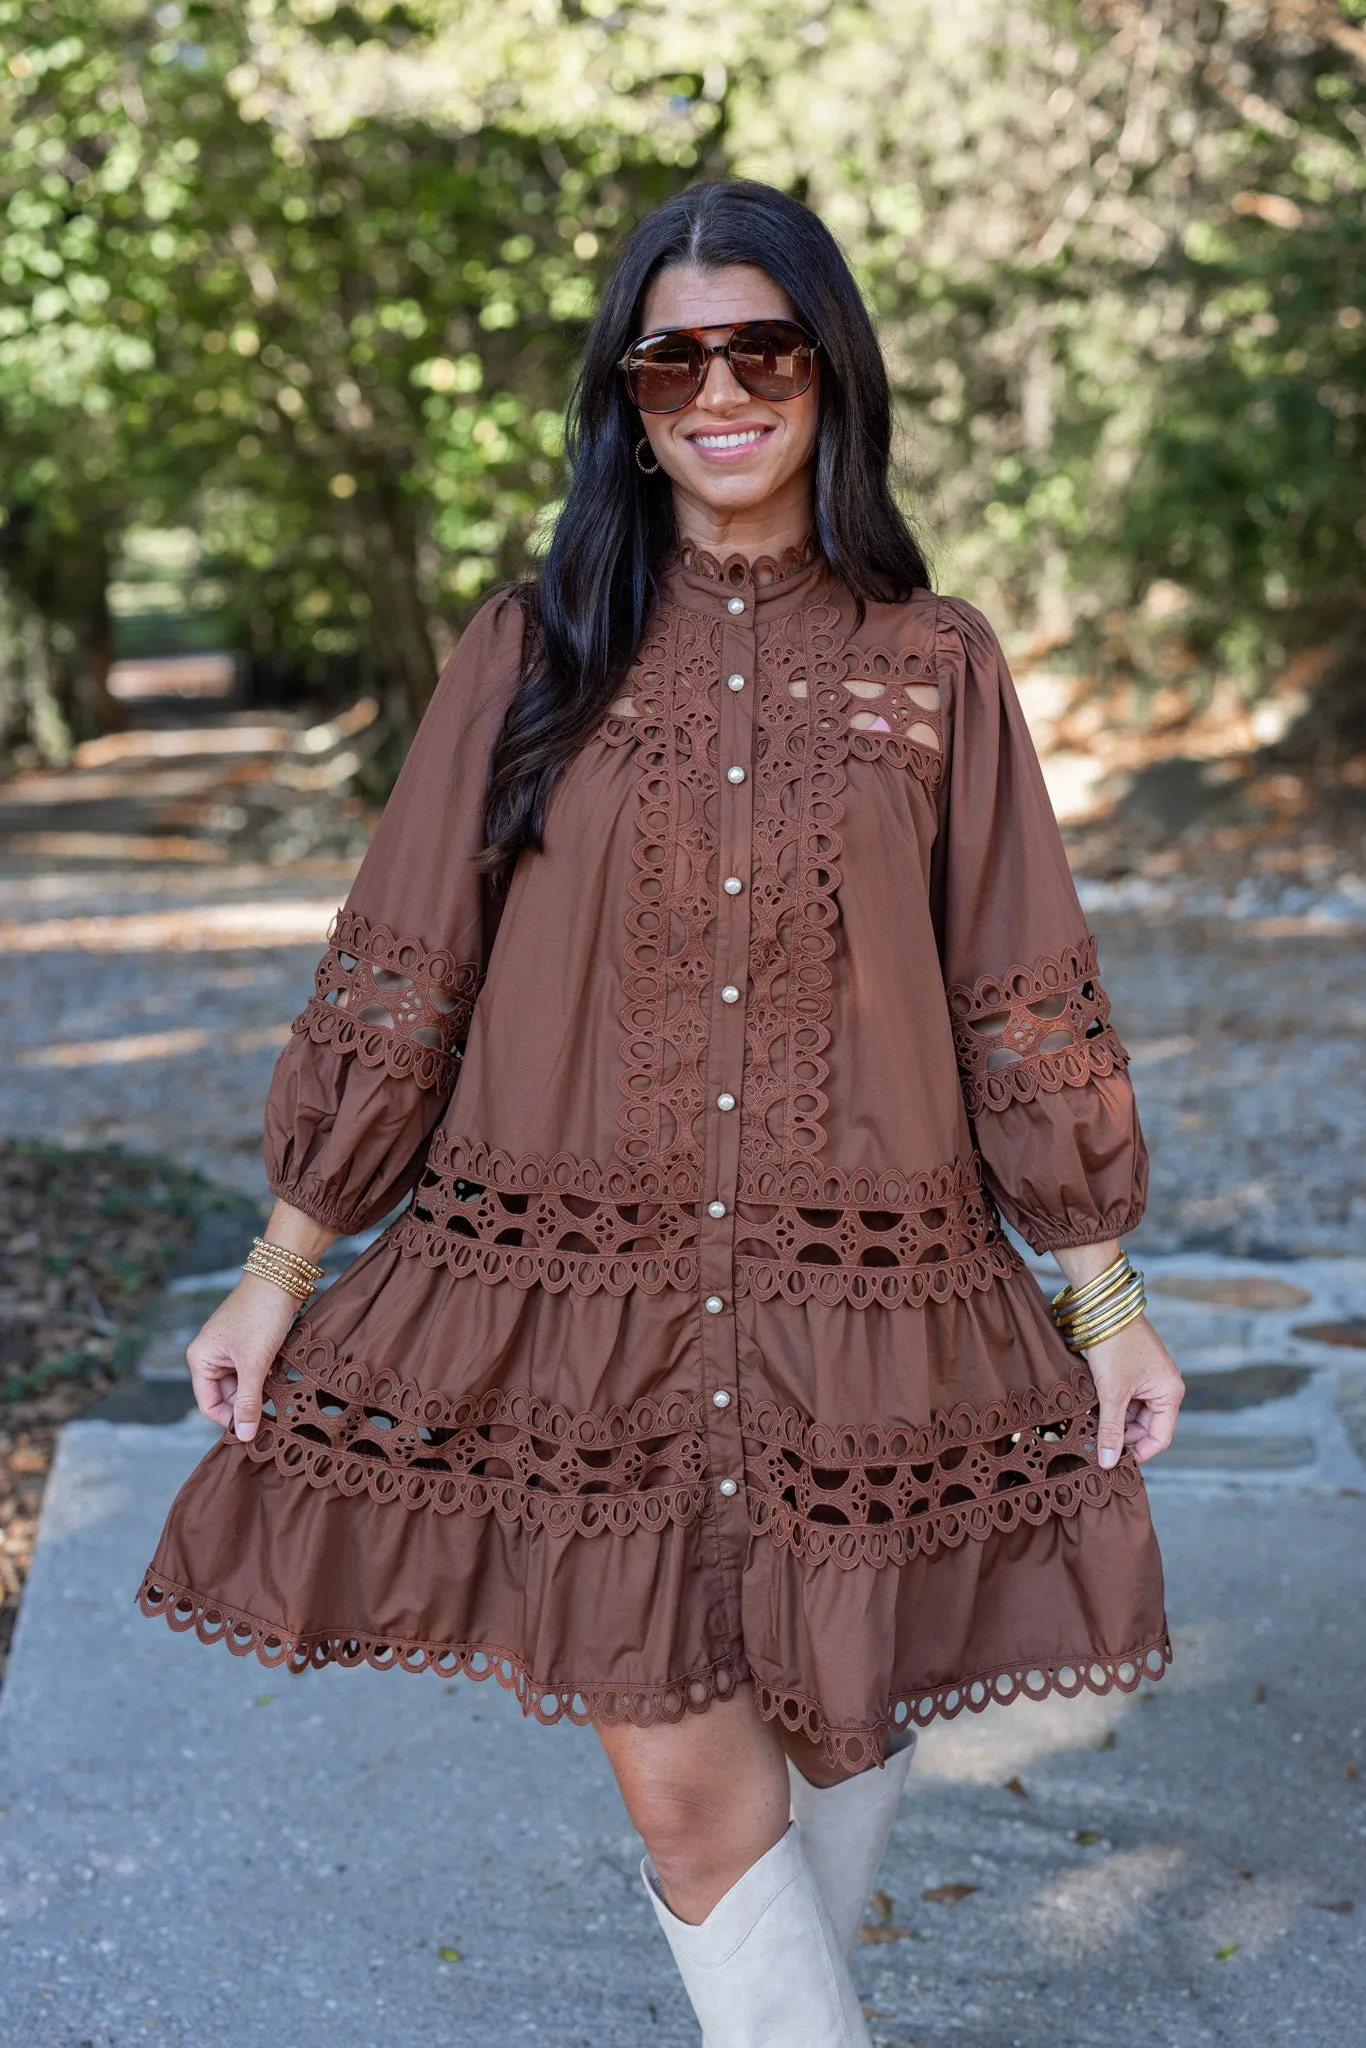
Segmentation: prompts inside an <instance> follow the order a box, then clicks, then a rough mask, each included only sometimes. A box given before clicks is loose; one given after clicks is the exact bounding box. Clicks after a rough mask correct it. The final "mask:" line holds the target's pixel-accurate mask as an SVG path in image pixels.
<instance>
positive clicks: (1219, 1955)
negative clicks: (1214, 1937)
mask: <svg viewBox="0 0 1366 2048" xmlns="http://www.w3.org/2000/svg"><path fill="white" fill-rule="evenodd" d="M1237 1953H1238V1944H1237V1942H1236V1941H1231V1942H1230V1943H1229V1945H1228V1947H1227V1948H1217V1949H1216V1950H1215V1951H1214V1960H1215V1962H1216V1963H1226V1962H1227V1961H1228V1959H1229V1957H1230V1956H1236V1955H1237Z"/></svg>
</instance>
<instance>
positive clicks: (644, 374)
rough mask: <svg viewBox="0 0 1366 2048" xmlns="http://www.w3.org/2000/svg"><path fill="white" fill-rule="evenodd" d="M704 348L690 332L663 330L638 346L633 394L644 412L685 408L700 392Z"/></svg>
mask: <svg viewBox="0 0 1366 2048" xmlns="http://www.w3.org/2000/svg"><path fill="white" fill-rule="evenodd" d="M701 368H702V350H701V348H700V346H699V345H698V343H697V342H696V341H694V340H693V339H692V337H691V336H690V335H686V334H662V335H660V336H659V338H658V340H656V341H647V342H645V343H643V344H642V346H641V347H640V348H637V349H634V350H633V351H632V354H631V360H630V364H629V368H628V374H629V380H630V386H631V396H632V398H633V399H634V400H635V402H636V404H637V405H638V406H639V407H640V410H641V411H642V412H681V411H682V409H683V407H684V406H685V405H688V404H690V403H691V402H692V400H693V399H694V398H695V397H696V396H697V383H698V377H699V374H700V372H701Z"/></svg>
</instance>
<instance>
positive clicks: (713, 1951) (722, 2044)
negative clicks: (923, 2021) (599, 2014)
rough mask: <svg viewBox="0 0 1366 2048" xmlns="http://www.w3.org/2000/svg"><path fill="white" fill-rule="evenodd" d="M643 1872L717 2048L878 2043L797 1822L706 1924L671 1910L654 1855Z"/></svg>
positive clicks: (711, 2045)
mask: <svg viewBox="0 0 1366 2048" xmlns="http://www.w3.org/2000/svg"><path fill="white" fill-rule="evenodd" d="M640 1874H641V1876H642V1878H643V1879H644V1880H645V1890H646V1892H647V1894H648V1896H649V1900H650V1904H651V1905H652V1906H653V1907H654V1909H655V1914H656V1916H657V1918H658V1920H659V1924H660V1926H661V1927H662V1928H663V1930H664V1933H665V1936H666V1938H667V1940H668V1943H669V1947H670V1948H671V1949H672V1950H673V1958H674V1961H675V1963H676V1964H677V1965H678V1973H679V1975H680V1976H681V1977H682V1979H683V1984H684V1988H685V1989H686V1991H687V1994H688V1997H689V1998H690V1999H691V2001H692V2008H693V2011H694V2012H695V2013H696V2014H697V2017H698V2019H699V2020H700V2021H701V2024H702V2032H703V2035H704V2036H705V2039H706V2042H707V2044H708V2048H869V2042H868V2029H867V2027H866V2026H865V2025H864V2023H863V2013H862V2011H861V2009H860V2007H859V2002H858V1994H857V1993H856V1991H855V1990H854V1983H853V1979H852V1977H851V1976H850V1974H849V1966H848V1964H847V1963H846V1961H845V1959H844V1957H843V1955H842V1954H841V1953H840V1947H839V1943H838V1941H837V1939H836V1936H835V1930H834V1928H833V1927H832V1925H831V1923H830V1915H829V1913H828V1912H827V1911H826V1907H825V1901H824V1900H823V1899H822V1897H821V1894H820V1891H819V1888H818V1887H817V1884H816V1881H815V1879H814V1878H813V1876H812V1874H811V1870H810V1868H809V1866H808V1864H807V1861H806V1857H805V1855H804V1854H803V1852H802V1841H801V1836H800V1834H799V1832H798V1830H797V1829H796V1828H795V1827H792V1826H789V1827H788V1829H787V1831H786V1833H785V1834H784V1835H783V1836H782V1837H781V1839H780V1840H779V1841H777V1842H776V1843H775V1844H774V1846H773V1847H772V1848H771V1849H770V1850H769V1851H768V1853H767V1854H766V1855H764V1856H761V1857H760V1858H759V1860H758V1862H757V1863H754V1864H751V1865H750V1868H749V1869H748V1870H747V1871H746V1872H745V1874H744V1876H743V1877H741V1878H738V1879H737V1880H736V1882H735V1883H734V1884H733V1885H732V1886H731V1888H730V1890H729V1891H728V1892H727V1893H726V1895H725V1897H724V1898H722V1899H720V1900H718V1902H717V1903H716V1905H714V1906H713V1907H712V1909H711V1911H710V1913H708V1915H707V1917H706V1919H705V1920H704V1921H702V1923H701V1924H700V1926H696V1927H694V1926H691V1925H689V1923H688V1922H687V1921H686V1920H680V1919H679V1918H678V1917H677V1915H676V1914H674V1913H671V1912H670V1910H669V1908H668V1906H667V1905H666V1904H665V1902H664V1896H663V1892H662V1890H661V1887H660V1883H659V1876H658V1873H657V1872H656V1870H655V1868H654V1865H653V1864H652V1863H651V1862H650V1859H649V1857H648V1856H647V1857H646V1858H645V1859H644V1861H643V1862H642V1864H641V1866H640Z"/></svg>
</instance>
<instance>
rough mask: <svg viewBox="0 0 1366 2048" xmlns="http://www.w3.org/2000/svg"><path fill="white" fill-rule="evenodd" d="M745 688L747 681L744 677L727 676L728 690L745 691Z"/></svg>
mask: <svg viewBox="0 0 1366 2048" xmlns="http://www.w3.org/2000/svg"><path fill="white" fill-rule="evenodd" d="M744 687H745V679H744V677H743V676H727V677H726V688H727V689H728V690H743V689H744Z"/></svg>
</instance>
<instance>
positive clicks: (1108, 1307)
mask: <svg viewBox="0 0 1366 2048" xmlns="http://www.w3.org/2000/svg"><path fill="white" fill-rule="evenodd" d="M1144 1292H1145V1289H1144V1285H1143V1275H1142V1274H1141V1273H1130V1274H1129V1276H1128V1278H1127V1279H1126V1280H1125V1282H1124V1285H1123V1286H1122V1287H1112V1288H1111V1289H1110V1290H1109V1292H1108V1293H1107V1294H1106V1295H1105V1297H1104V1298H1103V1299H1102V1300H1100V1301H1088V1302H1085V1303H1084V1304H1083V1305H1082V1306H1081V1307H1080V1308H1076V1307H1073V1306H1072V1305H1071V1304H1070V1303H1068V1304H1067V1305H1066V1306H1065V1307H1063V1308H1055V1309H1054V1311H1053V1314H1054V1316H1055V1318H1056V1319H1057V1321H1058V1322H1060V1323H1087V1322H1091V1321H1092V1320H1093V1319H1094V1318H1095V1317H1096V1316H1106V1315H1109V1314H1111V1313H1112V1312H1113V1310H1115V1309H1117V1308H1119V1307H1120V1306H1121V1305H1122V1304H1123V1303H1125V1302H1128V1301H1132V1300H1133V1299H1134V1297H1135V1296H1136V1295H1140V1294H1142V1293H1144Z"/></svg>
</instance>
